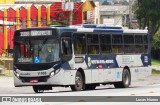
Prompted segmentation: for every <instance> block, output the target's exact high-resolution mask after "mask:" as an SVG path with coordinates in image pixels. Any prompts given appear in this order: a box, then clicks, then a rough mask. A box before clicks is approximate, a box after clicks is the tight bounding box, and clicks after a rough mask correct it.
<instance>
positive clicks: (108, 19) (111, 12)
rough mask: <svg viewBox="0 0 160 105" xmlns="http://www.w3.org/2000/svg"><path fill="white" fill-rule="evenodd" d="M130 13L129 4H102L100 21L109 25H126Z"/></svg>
mask: <svg viewBox="0 0 160 105" xmlns="http://www.w3.org/2000/svg"><path fill="white" fill-rule="evenodd" d="M128 15H129V6H128V5H102V6H100V23H101V24H109V25H120V26H122V25H125V24H126V22H127V17H128Z"/></svg>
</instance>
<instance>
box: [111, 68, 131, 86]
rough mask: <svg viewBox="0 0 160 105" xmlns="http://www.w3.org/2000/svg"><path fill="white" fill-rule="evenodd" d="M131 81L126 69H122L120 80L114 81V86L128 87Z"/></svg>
mask: <svg viewBox="0 0 160 105" xmlns="http://www.w3.org/2000/svg"><path fill="white" fill-rule="evenodd" d="M130 83H131V75H130V72H129V70H128V69H124V70H123V74H122V81H121V82H116V83H114V87H115V88H128V87H129V85H130Z"/></svg>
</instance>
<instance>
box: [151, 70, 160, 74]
mask: <svg viewBox="0 0 160 105" xmlns="http://www.w3.org/2000/svg"><path fill="white" fill-rule="evenodd" d="M152 74H160V71H158V70H154V69H153V70H152Z"/></svg>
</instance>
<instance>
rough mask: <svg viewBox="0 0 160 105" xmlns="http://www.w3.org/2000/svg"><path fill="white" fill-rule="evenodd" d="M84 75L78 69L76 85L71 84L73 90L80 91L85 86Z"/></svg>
mask: <svg viewBox="0 0 160 105" xmlns="http://www.w3.org/2000/svg"><path fill="white" fill-rule="evenodd" d="M83 85H84V83H83V77H82V74H81V73H80V72H79V71H77V73H76V76H75V85H72V86H71V89H72V91H80V90H82V88H83Z"/></svg>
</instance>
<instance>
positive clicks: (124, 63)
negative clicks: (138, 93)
mask: <svg viewBox="0 0 160 105" xmlns="http://www.w3.org/2000/svg"><path fill="white" fill-rule="evenodd" d="M13 41H14V54H13V55H14V56H13V58H14V61H13V62H14V63H13V64H14V86H15V87H21V86H32V87H33V90H34V92H35V93H39V92H44V91H45V90H52V87H55V86H62V87H70V88H71V90H72V91H81V90H94V89H95V88H96V87H97V86H100V85H101V84H102V85H106V84H113V85H114V87H115V88H127V87H129V86H130V85H131V82H132V81H134V80H137V79H139V78H144V77H147V76H149V75H151V67H150V66H151V48H150V38H149V34H148V31H147V30H133V29H123V28H122V29H103V28H77V27H36V28H25V29H19V30H16V31H15V35H14V39H13Z"/></svg>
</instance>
